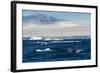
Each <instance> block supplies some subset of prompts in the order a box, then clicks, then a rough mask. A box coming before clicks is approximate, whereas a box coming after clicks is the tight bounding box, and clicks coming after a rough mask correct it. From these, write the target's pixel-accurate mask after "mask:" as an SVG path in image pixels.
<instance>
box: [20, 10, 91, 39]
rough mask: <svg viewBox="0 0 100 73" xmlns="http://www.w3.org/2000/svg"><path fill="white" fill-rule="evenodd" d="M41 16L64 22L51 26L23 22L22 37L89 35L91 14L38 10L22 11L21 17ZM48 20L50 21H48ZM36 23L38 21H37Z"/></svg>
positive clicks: (31, 21)
mask: <svg viewBox="0 0 100 73" xmlns="http://www.w3.org/2000/svg"><path fill="white" fill-rule="evenodd" d="M38 14H42V15H45V16H47V17H48V18H49V17H51V16H52V17H55V18H57V19H62V20H64V21H56V22H53V23H51V24H42V23H35V22H34V21H33V20H34V19H30V20H29V21H27V23H24V22H25V21H24V20H23V19H22V20H23V36H31V37H32V36H75V35H90V31H91V30H90V25H91V14H90V13H79V12H55V11H39V10H23V12H22V17H26V18H28V17H29V16H32V15H38ZM49 20H50V19H49ZM37 22H38V19H37Z"/></svg>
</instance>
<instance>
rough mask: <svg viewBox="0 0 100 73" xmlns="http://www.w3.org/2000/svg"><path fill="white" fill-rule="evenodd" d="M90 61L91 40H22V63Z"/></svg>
mask: <svg viewBox="0 0 100 73" xmlns="http://www.w3.org/2000/svg"><path fill="white" fill-rule="evenodd" d="M88 59H91V39H90V38H88V39H81V38H80V39H64V40H23V52H22V61H23V63H30V62H32V63H35V62H50V61H73V60H88Z"/></svg>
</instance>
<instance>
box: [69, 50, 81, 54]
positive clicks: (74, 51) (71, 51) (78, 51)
mask: <svg viewBox="0 0 100 73" xmlns="http://www.w3.org/2000/svg"><path fill="white" fill-rule="evenodd" d="M81 51H82V50H81V49H68V51H67V52H68V53H80V52H81Z"/></svg>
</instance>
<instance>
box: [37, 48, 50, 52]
mask: <svg viewBox="0 0 100 73" xmlns="http://www.w3.org/2000/svg"><path fill="white" fill-rule="evenodd" d="M47 51H52V49H50V48H46V49H43V50H42V49H37V50H36V52H47Z"/></svg>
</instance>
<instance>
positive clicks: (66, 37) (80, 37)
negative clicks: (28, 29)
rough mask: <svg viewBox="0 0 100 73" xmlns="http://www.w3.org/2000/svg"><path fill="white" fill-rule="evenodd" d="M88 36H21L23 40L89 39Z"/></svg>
mask: <svg viewBox="0 0 100 73" xmlns="http://www.w3.org/2000/svg"><path fill="white" fill-rule="evenodd" d="M90 38H91V37H90V36H64V37H23V40H66V39H90Z"/></svg>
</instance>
